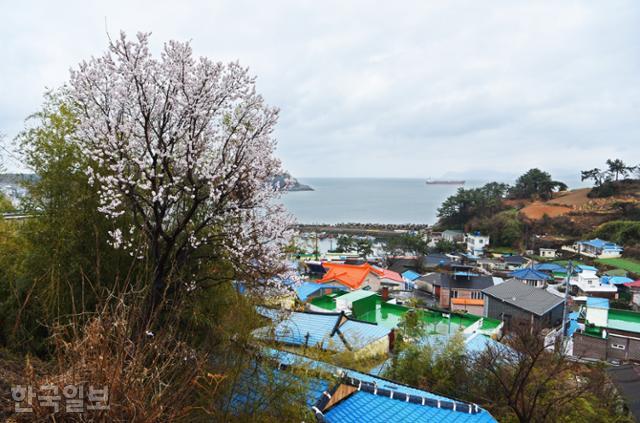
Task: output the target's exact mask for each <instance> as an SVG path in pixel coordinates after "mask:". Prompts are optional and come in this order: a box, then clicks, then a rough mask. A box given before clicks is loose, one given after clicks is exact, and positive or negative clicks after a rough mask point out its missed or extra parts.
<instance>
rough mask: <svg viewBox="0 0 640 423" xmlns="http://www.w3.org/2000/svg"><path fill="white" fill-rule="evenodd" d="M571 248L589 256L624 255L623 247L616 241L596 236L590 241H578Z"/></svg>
mask: <svg viewBox="0 0 640 423" xmlns="http://www.w3.org/2000/svg"><path fill="white" fill-rule="evenodd" d="M571 250H572V251H575V252H577V253H578V254H582V255H583V256H587V257H593V258H616V257H620V256H621V255H622V251H623V248H622V247H621V246H619V245H618V244H616V243H614V242H609V241H604V240H602V239H598V238H595V239H591V240H588V241H578V242H576V243H575V244H574V245H573V248H571Z"/></svg>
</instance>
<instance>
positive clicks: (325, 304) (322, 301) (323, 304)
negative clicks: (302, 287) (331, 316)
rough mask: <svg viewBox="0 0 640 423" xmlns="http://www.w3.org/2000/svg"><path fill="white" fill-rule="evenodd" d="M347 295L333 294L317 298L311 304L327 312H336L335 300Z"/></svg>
mask: <svg viewBox="0 0 640 423" xmlns="http://www.w3.org/2000/svg"><path fill="white" fill-rule="evenodd" d="M345 294H346V292H342V291H338V292H334V293H331V294H327V295H323V296H321V297H316V298H314V299H312V300H311V304H313V305H314V306H316V307H320V308H324V309H325V310H335V309H336V300H335V298H336V297H340V296H341V295H345Z"/></svg>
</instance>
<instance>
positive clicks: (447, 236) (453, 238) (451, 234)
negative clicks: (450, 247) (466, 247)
mask: <svg viewBox="0 0 640 423" xmlns="http://www.w3.org/2000/svg"><path fill="white" fill-rule="evenodd" d="M441 237H442V239H444V240H445V241H449V242H464V232H462V231H458V230H454V229H447V230H446V231H444V232H442V236H441Z"/></svg>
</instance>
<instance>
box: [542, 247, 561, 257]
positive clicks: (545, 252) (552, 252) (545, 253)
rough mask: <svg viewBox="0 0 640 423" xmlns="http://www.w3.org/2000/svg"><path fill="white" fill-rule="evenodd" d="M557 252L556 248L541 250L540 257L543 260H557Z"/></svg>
mask: <svg viewBox="0 0 640 423" xmlns="http://www.w3.org/2000/svg"><path fill="white" fill-rule="evenodd" d="M557 251H558V250H556V249H555V248H540V254H539V255H540V257H542V258H556V256H557Z"/></svg>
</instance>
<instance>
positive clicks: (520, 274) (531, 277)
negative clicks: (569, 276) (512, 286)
mask: <svg viewBox="0 0 640 423" xmlns="http://www.w3.org/2000/svg"><path fill="white" fill-rule="evenodd" d="M509 276H513V277H514V278H516V279H520V280H523V281H547V280H549V279H552V278H551V276H549V275H547V274H546V273H542V272H540V271H538V270H535V269H531V268H530V267H526V268H524V269H518V270H515V271H513V272H511V273H509Z"/></svg>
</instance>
